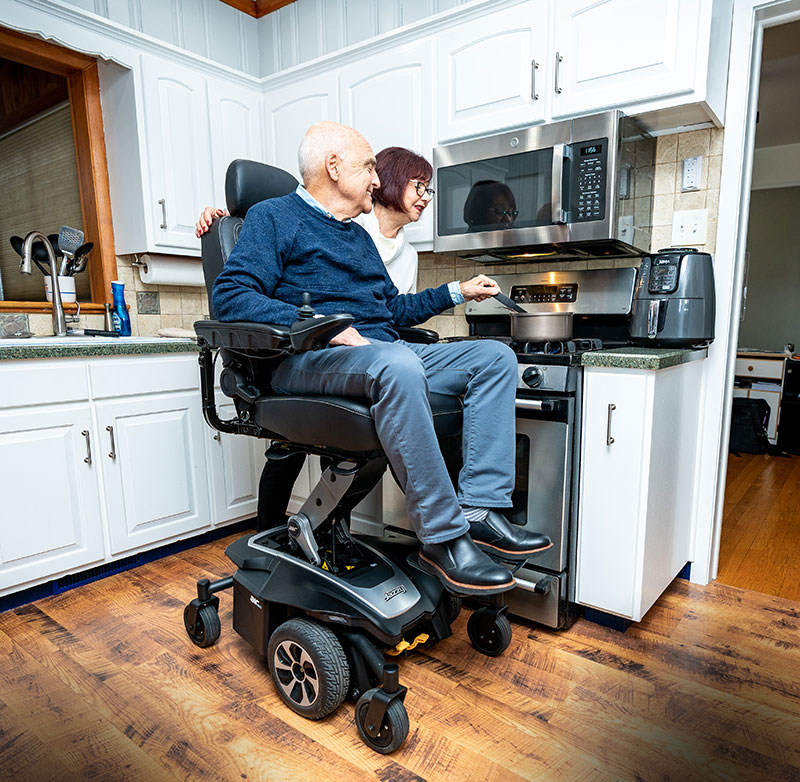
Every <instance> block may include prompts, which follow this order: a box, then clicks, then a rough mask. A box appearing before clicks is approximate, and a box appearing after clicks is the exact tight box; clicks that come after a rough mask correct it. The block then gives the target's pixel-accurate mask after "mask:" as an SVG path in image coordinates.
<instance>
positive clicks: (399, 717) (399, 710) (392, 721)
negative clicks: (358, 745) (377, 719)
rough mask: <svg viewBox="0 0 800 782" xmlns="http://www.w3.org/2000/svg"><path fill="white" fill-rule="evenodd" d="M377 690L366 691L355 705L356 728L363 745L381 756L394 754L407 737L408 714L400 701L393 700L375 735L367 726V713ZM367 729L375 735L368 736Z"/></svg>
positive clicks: (370, 727)
mask: <svg viewBox="0 0 800 782" xmlns="http://www.w3.org/2000/svg"><path fill="white" fill-rule="evenodd" d="M377 690H378V688H377V687H376V688H374V689H372V690H367V692H365V693H364V694H363V695H362V696H361V697H360V698H359V699H358V703H356V727H357V728H358V732H359V735H360V736H361V738H362V740H363V741H364V743H365V744H366V745H367V746H368V747H369V748H370V749H371V750H374V751H375V752H379V753H380V754H381V755H388V754H389V753H390V752H394V751H395V750H396V749H397V748H398V747H399V746H401V745H402V743H403V742H404V741H405V740H406V738H407V737H408V712H407V711H406V707H405V706H404V705H403V702H402V701H401V700H394V701H392V702H391V703H389V705H388V706H387V707H386V713H385V714H384V715H383V719H382V720H381V725H380V728H379V729H378V732H377V733H375V731H374V726H370V725H367V713H368V712H369V706H370V703H371V701H372V698H373V696H374V694H375V692H377ZM368 729H369V730H370V731H371V732H373V733H375V735H374V736H370V735H369V733H368Z"/></svg>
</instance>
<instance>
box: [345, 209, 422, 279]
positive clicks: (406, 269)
mask: <svg viewBox="0 0 800 782" xmlns="http://www.w3.org/2000/svg"><path fill="white" fill-rule="evenodd" d="M353 219H354V220H355V222H357V223H358V224H359V225H360V226H361V227H362V228H363V229H364V230H365V231H366V232H367V233H368V234H369V235H370V236H371V237H372V241H373V242H375V247H377V248H378V254H379V255H380V256H381V260H382V261H383V262H384V264H385V265H386V271H387V272H388V273H389V276H390V277H391V278H392V282H393V283H394V284H395V285H396V286H397V290H398V291H400V293H416V291H417V263H418V260H417V251H416V250H415V249H414V248H413V247H412V246H411V245H410V244H409V243H408V240H407V239H406V236H405V230H404V229H403V228H401V229H400V230H399V231H398V232H397V236H395V237H394V238H390V237H388V236H384V235H383V234H382V233H381V231H380V228H379V226H378V218H377V217H376V216H375V212H374V211H372V212H368V213H366V214H364V213H362V214H360V215H359V216H358V217H355V218H353Z"/></svg>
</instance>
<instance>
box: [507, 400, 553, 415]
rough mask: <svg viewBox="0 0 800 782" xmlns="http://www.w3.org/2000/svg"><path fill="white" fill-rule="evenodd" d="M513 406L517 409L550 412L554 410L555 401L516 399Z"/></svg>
mask: <svg viewBox="0 0 800 782" xmlns="http://www.w3.org/2000/svg"><path fill="white" fill-rule="evenodd" d="M515 407H516V408H517V409H518V410H539V411H541V412H543V413H551V412H552V411H553V410H555V403H554V402H552V401H551V400H550V399H517V400H516V402H515Z"/></svg>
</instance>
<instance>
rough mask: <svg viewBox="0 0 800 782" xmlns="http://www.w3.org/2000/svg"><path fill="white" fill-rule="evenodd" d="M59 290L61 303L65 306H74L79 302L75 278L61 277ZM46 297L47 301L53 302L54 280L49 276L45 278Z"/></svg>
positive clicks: (59, 278)
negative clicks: (73, 304) (74, 303)
mask: <svg viewBox="0 0 800 782" xmlns="http://www.w3.org/2000/svg"><path fill="white" fill-rule="evenodd" d="M58 290H59V292H60V293H61V301H62V302H64V304H72V303H73V302H75V301H77V300H78V296H77V293H76V291H75V278H74V277H69V276H67V275H59V276H58ZM44 295H45V298H46V299H47V301H52V300H53V278H52V277H51V276H50V275H49V274H48V275H47V276H46V277H45V278H44Z"/></svg>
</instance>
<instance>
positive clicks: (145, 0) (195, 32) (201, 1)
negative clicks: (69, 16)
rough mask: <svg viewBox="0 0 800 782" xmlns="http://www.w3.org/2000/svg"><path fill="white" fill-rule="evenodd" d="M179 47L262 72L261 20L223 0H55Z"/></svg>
mask: <svg viewBox="0 0 800 782" xmlns="http://www.w3.org/2000/svg"><path fill="white" fill-rule="evenodd" d="M62 3H63V4H64V5H70V6H76V7H78V8H82V9H83V10H85V11H89V12H90V13H93V14H97V15H98V16H100V17H102V18H104V19H108V20H109V21H112V22H116V23H117V24H119V25H121V26H122V27H126V28H128V29H131V30H136V31H137V32H140V33H144V34H145V35H149V36H151V37H153V38H157V39H158V40H160V41H163V42H164V43H168V44H172V45H173V46H177V47H178V48H179V49H186V50H187V51H190V52H193V53H194V54H198V55H200V56H201V57H206V58H208V59H209V60H213V61H214V62H219V63H222V64H223V65H228V66H230V67H231V68H236V69H237V70H240V71H244V72H245V73H249V74H251V75H253V76H258V75H259V67H260V65H259V52H258V45H259V44H258V23H257V21H256V19H255V18H254V17H252V16H248V15H247V14H245V13H242V12H241V11H237V10H236V9H235V8H233V7H232V6H229V5H226V4H225V3H221V2H219V0H54V2H53V4H54V5H57V4H62Z"/></svg>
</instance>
